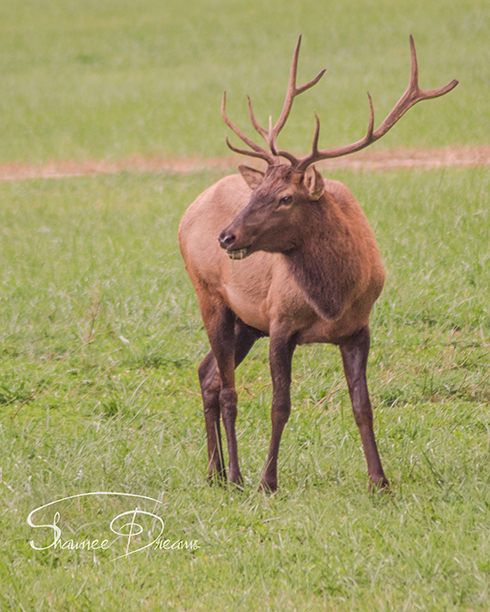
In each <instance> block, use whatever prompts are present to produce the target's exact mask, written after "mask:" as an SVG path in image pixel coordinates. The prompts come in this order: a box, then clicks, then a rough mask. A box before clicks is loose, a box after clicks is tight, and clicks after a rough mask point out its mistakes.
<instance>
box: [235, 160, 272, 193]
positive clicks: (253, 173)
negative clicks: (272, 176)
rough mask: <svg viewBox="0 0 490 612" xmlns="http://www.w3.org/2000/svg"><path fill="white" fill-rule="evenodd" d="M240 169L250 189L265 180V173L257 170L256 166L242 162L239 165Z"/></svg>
mask: <svg viewBox="0 0 490 612" xmlns="http://www.w3.org/2000/svg"><path fill="white" fill-rule="evenodd" d="M238 171H239V172H240V174H241V175H242V176H243V178H244V179H245V182H246V183H247V185H248V186H249V187H250V189H255V188H256V187H258V186H259V185H260V184H261V183H262V181H263V180H264V176H265V174H264V173H263V172H261V171H260V170H255V168H249V166H244V165H243V164H240V165H239V166H238Z"/></svg>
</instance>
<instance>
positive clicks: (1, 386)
mask: <svg viewBox="0 0 490 612" xmlns="http://www.w3.org/2000/svg"><path fill="white" fill-rule="evenodd" d="M489 14H490V11H489V9H488V7H487V5H486V3H484V2H478V1H472V2H467V3H461V2H459V3H456V2H453V1H446V2H442V1H441V2H433V3H430V4H425V5H424V4H423V3H422V2H418V1H417V2H415V1H411V2H404V3H403V4H402V5H401V4H395V3H394V2H388V1H387V0H385V1H381V2H376V3H374V2H368V0H363V1H362V2H353V1H351V0H349V1H348V2H345V3H342V4H338V3H335V4H334V3H333V2H326V3H313V2H294V3H293V2H292V1H291V2H290V1H289V0H288V1H287V2H282V3H279V2H275V1H272V2H268V3H267V5H266V6H264V5H263V4H260V5H259V3H252V2H248V3H247V2H240V3H239V2H234V1H231V2H227V3H224V2H217V1H215V2H212V1H211V0H205V2H200V3H197V2H190V3H187V4H186V5H185V12H184V9H183V8H182V4H177V3H174V2H165V3H157V2H152V1H150V0H145V1H139V2H117V3H116V2H111V1H106V2H104V3H100V2H99V3H96V2H90V1H88V0H84V1H83V2H81V1H79V2H68V1H65V2H56V1H53V0H51V1H49V2H48V1H47V0H45V1H41V0H39V1H34V0H31V1H29V2H22V3H21V2H11V3H3V4H2V5H0V33H1V36H0V51H1V52H0V75H1V78H2V84H3V94H4V95H3V96H2V99H1V101H0V120H1V123H2V139H1V142H0V160H3V161H30V162H43V161H47V160H49V159H67V158H74V159H85V158H87V157H106V158H110V159H118V158H123V157H125V156H129V155H152V154H159V155H165V156H174V155H202V156H207V155H223V154H225V153H226V148H225V145H224V142H223V140H224V136H225V133H226V132H225V129H224V127H223V126H222V122H221V119H220V116H219V105H220V99H221V93H222V91H223V89H225V88H226V89H227V90H228V92H229V110H230V115H231V116H233V117H234V118H235V119H236V120H237V121H242V122H243V124H244V125H246V124H247V119H246V110H245V94H246V93H247V92H249V93H250V94H251V95H252V96H253V99H254V101H255V105H256V108H257V114H258V115H259V117H260V118H261V120H262V121H264V120H265V117H267V115H268V114H269V113H270V112H273V113H276V114H277V113H278V112H279V111H280V108H281V105H282V100H283V94H284V87H285V84H286V80H287V72H288V68H289V62H290V57H291V52H292V48H293V46H294V43H295V40H296V37H297V35H298V33H300V32H303V34H304V45H303V50H302V56H301V59H302V64H301V68H300V78H301V79H304V80H306V79H309V78H311V77H312V76H313V75H314V74H316V71H317V70H319V69H320V68H321V67H323V66H324V65H327V66H328V73H327V75H326V76H325V77H324V80H323V82H322V84H321V85H318V86H317V88H316V89H315V90H312V91H311V92H309V93H308V96H306V97H304V100H302V99H301V98H300V99H299V100H298V101H297V104H296V106H297V108H296V109H295V110H296V112H295V113H294V114H293V115H292V117H291V124H290V125H288V127H287V129H286V131H285V133H284V137H283V141H282V142H283V143H284V145H285V146H287V147H290V148H291V149H292V150H294V151H301V150H304V149H306V148H307V143H308V142H309V140H310V135H309V134H311V127H312V123H313V122H312V117H311V113H312V111H313V109H314V108H317V109H318V110H319V112H320V115H321V118H322V126H323V132H322V133H323V134H325V138H327V137H328V141H329V142H331V144H332V145H335V144H340V143H342V142H346V141H350V140H353V139H354V138H357V137H358V135H359V132H360V131H363V130H364V127H365V120H366V114H367V109H366V101H365V90H366V89H367V88H369V89H370V91H371V93H372V94H373V97H374V99H375V104H376V108H379V114H378V116H381V115H382V114H383V113H384V112H387V111H388V110H389V109H390V107H391V106H392V104H393V103H394V102H395V101H396V99H397V98H398V97H399V94H400V93H401V91H402V90H404V88H405V86H406V81H407V78H408V65H409V63H408V34H409V33H412V34H413V35H414V37H415V40H416V43H417V48H418V51H419V60H420V68H421V85H422V86H423V87H436V86H440V85H442V84H445V83H446V82H448V81H449V80H450V79H451V78H453V77H457V78H459V79H460V81H461V85H460V86H459V87H458V88H457V89H456V90H455V91H454V92H452V93H451V94H450V95H449V96H448V97H447V98H443V99H441V100H437V101H434V102H431V103H427V104H426V105H420V106H417V107H416V108H415V109H414V110H412V111H411V112H410V115H409V117H407V118H405V119H404V120H403V121H402V123H400V124H399V125H398V126H397V127H396V128H395V130H394V131H393V133H390V135H389V136H387V137H386V138H385V139H384V140H383V142H382V143H381V144H380V145H379V146H386V147H391V146H439V145H453V144H488V142H489V136H490V134H489V122H488V118H489V109H488V104H486V95H487V89H488V88H487V83H488V76H489V74H488V73H489V70H490V68H489V66H490V63H489V62H488V59H489V58H488V56H489V45H488V40H489V37H488V35H489V29H490V28H489V19H488V18H489ZM281 136H283V135H281ZM219 176H220V175H219V174H218V173H216V172H211V171H209V172H202V173H192V174H187V175H185V176H178V175H172V174H166V173H162V174H159V175H158V174H140V175H136V174H133V175H132V174H127V173H122V174H119V175H114V176H106V177H103V176H100V177H94V178H71V179H63V180H44V181H37V180H32V181H23V182H12V183H3V184H1V185H0V269H1V274H0V278H1V282H2V292H1V294H0V321H1V325H0V405H1V414H2V417H1V422H0V453H1V455H2V461H1V472H0V487H1V489H2V502H3V503H2V505H1V506H0V533H1V538H0V580H1V583H2V589H1V593H0V603H1V606H0V607H1V608H2V609H6V610H10V609H11V610H18V609H21V610H56V611H59V610H70V611H71V610H80V611H85V610H112V609H115V608H117V609H121V610H135V611H136V610H138V612H139V611H141V610H155V609H167V608H168V609H178V610H183V609H186V610H209V609H216V610H230V609H246V610H267V609H272V610H281V611H282V610H324V609H331V610H369V611H371V610H374V609H379V610H394V609H396V610H403V609H406V610H417V609H420V610H437V611H440V610H470V609H471V610H487V609H488V601H489V598H490V595H489V588H490V543H489V542H490V539H489V535H490V533H489V531H490V495H489V482H490V468H489V458H490V457H489V454H490V453H489V443H490V417H489V414H488V404H489V399H490V372H489V360H488V353H489V330H490V314H489V310H488V304H489V303H490V289H489V282H488V269H489V258H490V250H489V235H490V218H489V217H490V214H489V210H490V206H489V195H488V194H489V193H490V189H489V187H490V185H489V183H490V176H489V174H488V170H487V169H468V170H464V171H462V170H445V171H444V170H440V171H430V172H402V171H400V172H387V173H383V174H374V175H368V174H356V173H351V172H348V171H339V172H336V173H335V174H334V175H332V176H333V177H334V178H338V179H340V180H342V181H344V182H345V183H346V184H347V185H348V186H349V187H350V188H351V190H352V191H353V193H354V195H355V196H356V198H357V199H358V200H359V201H360V202H361V203H362V205H363V207H364V210H365V211H366V214H367V216H368V218H369V220H370V222H371V224H372V225H373V228H374V230H375V233H376V236H377V238H378V241H379V244H380V248H381V251H382V255H383V258H384V261H385V265H386V270H387V284H386V288H385V290H384V292H383V294H382V296H381V298H380V299H379V301H378V303H377V305H376V308H375V312H374V313H373V317H372V332H373V348H372V352H371V358H370V364H369V373H368V375H369V383H370V389H371V393H372V397H373V402H374V405H375V408H376V431H377V436H378V440H379V446H380V452H381V455H382V458H383V461H384V465H385V469H386V472H387V474H388V477H389V478H390V479H391V481H392V483H393V490H394V495H393V496H392V497H389V498H385V497H378V496H372V495H371V494H369V492H368V490H367V477H366V468H365V462H364V458H363V455H362V450H361V448H360V440H359V436H358V433H357V429H356V426H355V424H354V421H353V418H352V413H351V408H350V402H349V400H348V395H347V391H346V388H345V383H344V380H343V376H342V372H341V364H340V358H339V355H338V351H337V350H336V349H335V348H333V347H328V346H320V345H316V346H311V347H301V348H299V349H298V350H297V352H296V354H295V358H294V364H293V365H294V383H293V389H292V390H293V404H294V408H293V413H292V416H291V419H290V422H289V423H288V426H287V429H286V431H285V435H284V438H283V440H284V442H283V446H282V452H281V455H280V467H279V478H280V482H279V485H280V491H279V492H278V493H277V494H276V495H274V496H271V497H265V496H263V495H262V494H259V493H257V491H256V489H257V485H258V482H259V479H260V475H261V471H262V469H263V467H264V461H265V457H266V450H267V445H268V437H269V432H270V426H269V406H270V399H271V390H270V377H269V374H268V360H267V342H266V341H261V342H260V343H258V344H257V346H256V347H255V348H254V350H253V351H252V353H251V355H250V357H249V359H248V360H247V361H246V362H245V363H244V364H242V366H240V369H239V370H238V374H237V380H238V383H239V385H238V386H239V389H238V390H239V395H240V408H239V420H238V435H239V448H240V456H241V461H242V472H243V474H244V476H245V480H246V485H247V486H246V490H245V492H244V493H242V494H237V493H236V492H234V491H230V490H226V489H220V488H217V487H209V486H208V485H207V483H206V482H205V464H206V449H205V438H204V424H203V418H202V408H201V402H200V397H199V393H198V384H197V377H196V367H197V364H198V363H199V360H200V359H201V358H202V356H203V355H204V354H205V352H206V351H207V341H206V338H205V333H204V330H203V327H202V323H201V319H200V316H199V313H198V309H197V305H196V300H195V297H194V295H193V292H192V289H191V287H190V283H189V282H188V280H187V277H186V276H185V272H184V270H183V264H182V261H181V258H180V255H179V253H178V247H177V242H176V230H177V226H178V222H179V219H180V218H181V216H182V214H183V211H184V210H185V208H186V207H187V206H188V205H189V203H190V202H191V201H192V200H193V199H194V198H195V197H196V196H197V194H199V193H200V192H201V191H202V190H204V189H205V188H206V187H207V186H209V185H210V184H211V183H212V182H214V181H215V180H217V179H218V178H219ZM97 490H101V491H123V492H128V493H134V494H143V495H148V496H151V497H154V498H159V499H162V501H163V504H164V506H163V508H162V510H161V515H162V517H163V518H164V520H165V524H166V527H165V529H166V534H168V537H169V538H171V539H172V540H173V539H178V538H185V539H188V540H195V539H197V540H198V541H199V546H200V548H199V549H198V550H197V551H194V552H191V551H170V552H168V551H167V552H165V551H153V550H151V551H147V553H146V554H145V553H141V554H139V555H135V556H133V557H130V558H128V559H127V560H119V561H118V562H116V563H114V562H112V561H110V559H108V558H106V557H104V555H93V554H91V553H88V552H76V553H70V552H68V551H52V550H51V551H47V552H45V553H38V552H35V551H33V550H32V549H31V548H30V546H29V541H30V540H31V539H32V538H33V533H32V532H33V530H32V529H31V528H30V527H29V526H28V525H27V523H26V518H27V515H28V514H29V512H30V511H31V510H33V509H34V508H36V507H39V506H40V505H42V504H44V503H48V502H50V501H53V500H54V499H57V498H60V497H64V496H68V495H73V494H77V493H81V492H89V491H97ZM126 509H127V508H126V507H124V506H123V507H122V508H121V510H126ZM78 511H79V514H78V515H76V514H75V515H74V516H73V517H72V520H71V522H70V521H68V520H67V519H64V522H63V532H64V537H65V538H68V537H73V538H75V539H83V537H84V536H86V535H87V534H91V535H92V537H98V533H99V532H98V524H97V523H96V522H94V516H93V514H94V513H93V508H92V509H91V508H90V507H89V508H88V509H87V510H85V509H84V508H83V507H81V508H79V509H78ZM111 516H112V515H110V516H107V515H105V514H103V515H102V520H103V521H106V520H108V519H110V518H111ZM46 518H47V519H49V520H50V521H52V516H51V517H49V516H47V517H46ZM65 534H66V535H65ZM144 535H145V537H147V535H148V534H144Z"/></svg>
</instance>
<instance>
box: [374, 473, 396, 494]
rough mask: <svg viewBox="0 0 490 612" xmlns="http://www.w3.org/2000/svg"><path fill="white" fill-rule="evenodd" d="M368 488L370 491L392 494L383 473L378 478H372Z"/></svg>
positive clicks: (388, 482)
mask: <svg viewBox="0 0 490 612" xmlns="http://www.w3.org/2000/svg"><path fill="white" fill-rule="evenodd" d="M369 490H370V491H371V493H384V494H385V495H392V491H391V488H390V481H389V480H388V479H387V478H386V476H385V475H383V476H382V477H381V478H379V479H378V480H376V481H375V480H374V479H373V480H372V481H371V482H370V483H369Z"/></svg>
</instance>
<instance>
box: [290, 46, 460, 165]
mask: <svg viewBox="0 0 490 612" xmlns="http://www.w3.org/2000/svg"><path fill="white" fill-rule="evenodd" d="M410 60H411V66H410V80H409V83H408V87H407V89H406V91H405V93H404V94H403V95H402V97H401V98H400V99H399V100H398V102H397V103H396V104H395V106H394V107H393V110H392V111H391V112H390V113H389V114H388V116H387V117H386V119H385V120H384V121H383V123H382V124H381V125H380V126H379V127H378V128H377V129H376V130H373V127H374V111H373V103H372V99H371V96H370V95H369V93H368V97H369V108H370V114H369V126H368V130H367V133H366V136H365V137H364V138H362V139H361V140H358V141H357V142H354V143H352V144H350V145H345V146H343V147H338V148H336V149H324V150H321V151H319V150H318V131H319V121H318V117H317V119H316V120H317V125H316V128H315V136H314V138H313V148H312V152H311V153H310V154H309V155H307V156H306V157H303V158H302V159H300V160H298V163H297V164H296V166H295V170H296V172H304V171H305V170H306V168H307V167H308V166H309V165H310V164H312V163H314V162H316V161H320V160H322V159H332V158H334V157H341V156H342V155H348V154H349V153H354V152H356V151H360V150H361V149H364V148H365V147H367V146H368V145H370V144H372V143H373V142H376V140H379V139H380V138H381V137H382V136H384V135H385V134H386V132H388V130H390V129H391V128H392V127H393V126H394V125H395V123H396V122H397V121H398V120H399V119H401V118H402V117H403V115H404V114H405V113H406V112H407V111H408V110H409V109H410V108H411V107H412V106H414V105H415V104H417V102H420V101H422V100H430V99H432V98H438V97H439V96H443V95H444V94H446V93H448V92H450V91H451V90H452V89H454V88H455V87H456V85H457V84H458V81H457V80H456V79H453V80H452V81H451V82H450V83H448V84H447V85H446V86H444V87H440V88H438V89H430V90H426V91H424V90H422V89H420V88H419V85H418V65H417V55H416V52H415V43H414V41H413V37H412V36H411V35H410Z"/></svg>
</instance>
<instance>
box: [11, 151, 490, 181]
mask: <svg viewBox="0 0 490 612" xmlns="http://www.w3.org/2000/svg"><path fill="white" fill-rule="evenodd" d="M242 162H243V157H238V156H229V157H223V158H211V159H203V158H174V159H164V158H158V157H153V158H143V157H131V158H128V159H125V160H121V161H117V162H111V161H106V160H86V161H83V162H75V161H59V162H49V163H47V164H45V165H42V166H41V165H33V164H17V163H10V164H4V165H0V181H18V180H25V179H38V178H63V177H68V176H94V175H96V174H115V173H117V172H121V171H123V170H126V171H128V172H160V171H162V170H170V171H173V172H181V173H186V172H192V171H196V170H206V169H211V168H221V169H223V170H233V169H234V168H235V167H236V166H237V164H238V163H242ZM488 165H490V145H484V146H480V147H448V148H444V149H393V150H382V151H365V152H362V153H357V154H355V155H353V156H351V157H345V158H342V157H341V158H338V159H333V160H330V161H325V162H321V163H320V164H318V166H319V167H320V168H323V169H325V170H329V169H335V168H350V169H353V170H378V171H382V170H393V169H400V168H402V169H403V168H404V169H407V168H422V169H430V168H448V167H461V168H464V167H471V166H488Z"/></svg>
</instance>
